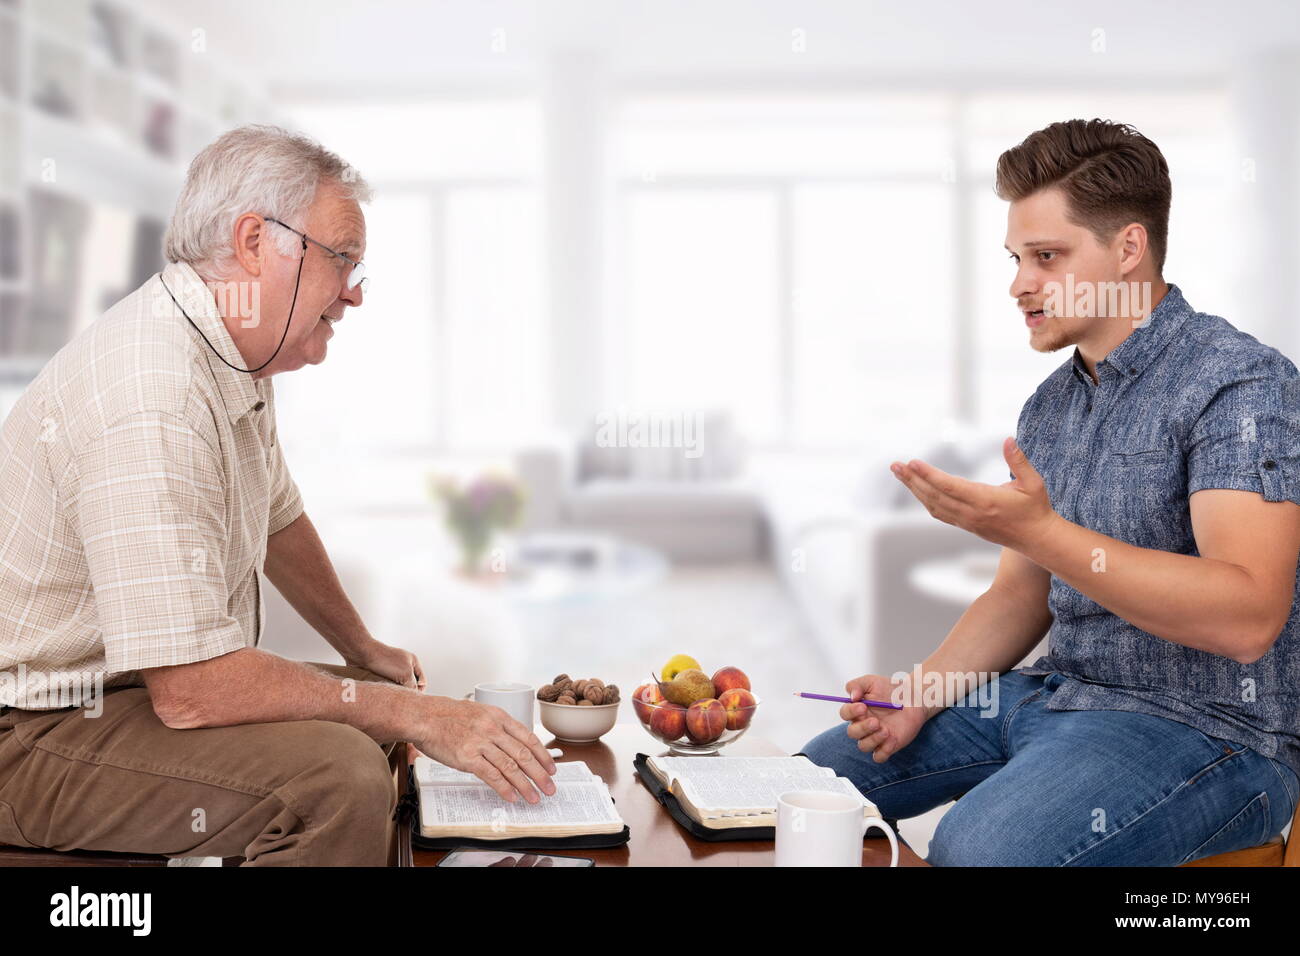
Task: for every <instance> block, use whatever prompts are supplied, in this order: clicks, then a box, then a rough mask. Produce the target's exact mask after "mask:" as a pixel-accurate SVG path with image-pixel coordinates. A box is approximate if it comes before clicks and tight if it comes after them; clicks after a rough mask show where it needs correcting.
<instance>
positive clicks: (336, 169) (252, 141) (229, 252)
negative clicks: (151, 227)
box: [163, 125, 371, 271]
mask: <svg viewBox="0 0 1300 956" xmlns="http://www.w3.org/2000/svg"><path fill="white" fill-rule="evenodd" d="M322 182H332V183H336V184H337V185H339V186H340V187H342V188H343V190H344V191H345V193H346V194H347V195H348V196H349V198H351V199H354V200H356V201H357V202H369V201H370V195H371V191H370V186H369V185H368V184H367V183H366V181H365V180H364V179H362V178H361V175H360V174H359V173H358V172H357V171H356V170H355V169H353V168H352V167H351V166H350V165H348V164H347V163H345V162H344V161H343V160H342V159H340V158H339V157H338V156H337V155H335V154H334V153H331V152H330V151H329V150H327V149H325V148H324V147H323V146H321V145H320V144H319V143H317V142H316V141H315V140H312V139H309V138H308V137H306V136H303V135H301V134H298V133H291V132H289V131H288V130H285V129H281V128H280V127H278V126H256V125H254V126H241V127H239V128H238V129H232V130H230V131H229V132H227V133H223V134H222V135H221V136H219V137H218V138H217V139H216V140H214V141H213V142H212V143H210V144H208V145H207V146H206V147H204V149H203V150H202V151H201V152H200V153H199V154H198V155H197V156H195V157H194V161H193V162H192V163H190V168H189V172H188V173H187V174H186V176H185V185H184V186H182V187H181V194H180V196H179V197H177V199H176V209H175V210H174V211H173V212H172V220H171V224H170V225H168V227H167V235H166V237H165V238H164V239H163V255H165V256H166V257H167V261H168V262H185V263H189V264H190V265H199V264H205V265H206V266H208V268H209V269H211V270H214V271H219V269H220V268H221V267H220V266H219V265H218V264H219V263H224V262H226V261H228V260H230V259H231V258H232V257H233V255H234V250H233V249H232V248H231V244H230V240H231V230H232V228H233V227H234V224H235V220H236V219H238V218H239V217H240V216H242V215H243V214H244V213H248V212H253V213H257V214H258V215H262V216H274V217H275V218H277V219H283V220H284V221H285V222H287V223H288V224H289V225H291V226H294V227H295V228H301V225H302V220H303V219H305V218H306V214H307V210H308V209H310V208H311V204H312V201H313V200H314V199H315V196H316V190H317V188H318V187H319V186H320V185H321V183H322ZM272 235H273V236H274V239H273V240H272V241H273V242H275V244H276V248H277V249H279V250H280V252H282V253H284V254H285V255H292V254H293V253H294V251H295V250H296V249H297V248H298V246H299V243H300V242H301V240H300V239H299V238H298V237H297V236H295V235H294V234H293V233H291V232H289V231H288V230H287V229H278V228H277V229H275V230H273V232H272Z"/></svg>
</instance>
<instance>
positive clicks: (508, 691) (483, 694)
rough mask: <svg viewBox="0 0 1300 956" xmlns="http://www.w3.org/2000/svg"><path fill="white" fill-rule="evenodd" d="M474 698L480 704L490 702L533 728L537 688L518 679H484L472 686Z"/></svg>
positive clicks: (529, 727)
mask: <svg viewBox="0 0 1300 956" xmlns="http://www.w3.org/2000/svg"><path fill="white" fill-rule="evenodd" d="M474 699H475V700H476V701H478V702H479V703H480V704H492V705H494V706H496V707H500V708H501V709H502V710H504V711H505V712H506V713H507V714H509V715H510V716H511V717H513V718H514V719H515V720H517V721H519V722H520V723H521V724H523V725H524V726H525V727H527V728H528V729H529V730H532V729H533V708H534V706H535V705H534V703H533V702H534V701H535V700H536V699H537V688H536V687H534V686H533V685H532V684H521V683H519V682H518V681H484V682H483V683H482V684H477V685H475V687H474Z"/></svg>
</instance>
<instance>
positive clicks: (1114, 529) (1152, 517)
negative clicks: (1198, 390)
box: [1097, 448, 1193, 553]
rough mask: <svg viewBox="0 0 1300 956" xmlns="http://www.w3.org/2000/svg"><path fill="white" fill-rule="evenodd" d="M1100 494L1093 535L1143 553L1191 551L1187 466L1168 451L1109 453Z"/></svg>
mask: <svg viewBox="0 0 1300 956" xmlns="http://www.w3.org/2000/svg"><path fill="white" fill-rule="evenodd" d="M1099 477H1100V479H1101V482H1102V483H1103V484H1104V485H1105V486H1106V487H1107V489H1108V490H1107V491H1106V492H1105V493H1103V494H1101V495H1099V496H1098V497H1099V500H1100V501H1101V507H1100V510H1099V515H1098V517H1099V519H1100V522H1101V524H1102V525H1103V526H1102V527H1099V528H1098V529H1097V530H1099V531H1101V532H1102V533H1103V534H1108V535H1110V536H1111V537H1113V538H1119V539H1120V540H1121V541H1127V542H1128V543H1130V544H1134V545H1137V546H1138V547H1142V548H1156V549H1159V550H1161V551H1173V552H1177V553H1186V552H1188V551H1190V550H1191V549H1192V545H1193V542H1192V536H1191V518H1190V515H1189V514H1188V510H1187V467H1186V462H1185V461H1184V460H1183V457H1182V455H1180V454H1178V453H1177V452H1175V451H1173V450H1172V449H1169V448H1138V449H1124V450H1120V451H1114V452H1112V453H1111V454H1110V455H1109V456H1108V457H1107V459H1106V469H1105V471H1104V472H1103V474H1102V475H1101V476H1099Z"/></svg>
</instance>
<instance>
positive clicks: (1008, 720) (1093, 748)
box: [802, 671, 1300, 866]
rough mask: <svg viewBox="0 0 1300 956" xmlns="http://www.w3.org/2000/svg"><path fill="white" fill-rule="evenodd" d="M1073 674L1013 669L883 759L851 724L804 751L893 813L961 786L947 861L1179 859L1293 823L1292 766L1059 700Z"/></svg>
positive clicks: (927, 804)
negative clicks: (991, 689) (1055, 707)
mask: <svg viewBox="0 0 1300 956" xmlns="http://www.w3.org/2000/svg"><path fill="white" fill-rule="evenodd" d="M1063 680H1064V678H1063V677H1062V676H1061V675H1060V674H1048V675H1047V676H1046V677H1031V676H1027V675H1025V674H1021V673H1019V672H1017V671H1010V672H1008V673H1006V674H1003V675H1002V676H1001V677H1000V678H999V679H998V687H997V696H996V697H995V698H993V699H994V700H996V702H997V707H996V711H995V712H994V708H992V707H990V708H989V709H988V711H983V710H981V708H980V705H979V702H978V697H977V695H976V694H971V695H970V696H969V697H967V698H966V699H965V700H962V701H959V702H958V703H957V704H956V705H954V706H952V707H949V708H947V709H946V710H943V711H940V712H939V713H938V714H936V715H935V716H934V717H932V718H931V719H930V720H929V721H927V722H926V724H925V725H924V726H923V727H922V728H921V730H920V731H919V732H918V733H917V735H916V737H915V739H913V740H912V742H911V743H909V744H908V745H907V746H906V747H904V748H903V749H902V750H899V751H898V752H896V753H895V754H894V755H893V756H891V757H890V758H889V759H888V760H886V761H885V762H884V763H876V762H875V761H874V760H873V759H872V757H871V754H867V753H863V752H862V751H861V750H859V749H858V742H857V741H856V740H854V739H853V738H851V737H849V736H848V734H847V733H846V732H845V731H846V729H847V727H848V724H847V723H841V724H839V725H838V726H835V727H832V728H830V729H829V730H826V731H824V732H822V733H821V734H818V735H817V736H816V737H814V738H813V739H812V740H810V741H809V742H808V743H807V744H806V745H805V746H804V748H803V750H802V753H804V754H806V755H807V756H808V758H809V759H810V760H812V761H813V762H814V763H816V764H818V765H820V766H823V767H830V768H832V769H833V770H834V771H835V772H836V773H837V774H838V775H839V776H842V777H847V778H848V779H849V780H851V781H852V782H853V784H854V785H855V786H856V787H857V788H858V789H859V790H861V791H862V793H863V795H864V796H865V797H866V798H867V799H868V800H870V801H872V802H873V803H874V804H875V805H876V806H877V807H878V808H879V809H880V813H881V815H882V816H883V817H884V818H885V819H886V820H889V821H895V820H900V819H906V818H907V817H914V816H916V815H917V814H920V813H924V812H926V811H927V810H932V809H934V808H935V807H938V806H941V805H943V804H944V803H947V802H948V801H949V800H954V799H957V798H958V797H960V798H961V799H960V800H957V803H956V804H955V805H954V806H953V807H952V808H951V809H949V810H948V812H947V813H946V814H945V815H944V816H943V818H942V820H940V822H939V827H938V829H937V830H936V831H935V834H934V838H933V839H932V840H931V842H930V853H929V856H928V857H927V858H926V859H927V861H928V862H929V863H931V864H933V865H935V866H1176V865H1178V864H1180V863H1186V862H1188V861H1190V860H1197V859H1200V858H1201V857H1206V856H1211V855H1213V854H1216V853H1225V852H1227V851H1229V850H1240V849H1244V848H1247V847H1252V846H1258V845H1259V844H1261V843H1265V842H1267V841H1268V840H1269V839H1270V838H1271V837H1273V836H1275V835H1276V834H1278V833H1281V832H1282V829H1283V828H1284V827H1285V826H1286V824H1287V823H1288V822H1289V821H1290V819H1291V815H1292V813H1293V812H1294V811H1295V803H1296V799H1297V794H1298V793H1300V780H1297V778H1296V774H1295V772H1294V771H1293V770H1291V768H1290V767H1288V766H1286V765H1285V764H1283V763H1281V762H1280V761H1277V760H1273V759H1271V758H1269V757H1265V756H1263V755H1262V754H1260V753H1258V752H1257V751H1255V750H1252V749H1250V748H1249V747H1244V746H1242V745H1241V744H1237V743H1232V742H1230V741H1227V740H1221V739H1219V738H1218V737H1211V736H1210V735H1208V734H1205V733H1202V732H1201V731H1199V730H1197V729H1196V728H1195V727H1190V726H1188V725H1187V724H1182V723H1179V722H1178V721H1175V720H1169V719H1166V718H1164V717H1155V716H1152V715H1149V714H1137V713H1129V712H1127V711H1120V710H1061V711H1049V710H1048V709H1047V707H1046V704H1047V701H1048V700H1049V699H1050V698H1051V696H1052V692H1053V691H1054V690H1055V689H1056V687H1058V686H1059V685H1060V684H1061V682H1062V681H1063ZM986 699H987V697H986Z"/></svg>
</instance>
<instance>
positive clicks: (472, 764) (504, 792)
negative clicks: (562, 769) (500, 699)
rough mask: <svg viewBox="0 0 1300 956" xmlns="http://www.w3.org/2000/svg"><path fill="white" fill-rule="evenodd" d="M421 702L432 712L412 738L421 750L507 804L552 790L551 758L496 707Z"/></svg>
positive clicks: (449, 701) (532, 799) (529, 733)
mask: <svg viewBox="0 0 1300 956" xmlns="http://www.w3.org/2000/svg"><path fill="white" fill-rule="evenodd" d="M426 700H427V701H428V706H429V707H430V708H431V709H432V714H431V716H430V719H429V721H428V722H427V723H426V724H425V725H424V726H423V727H421V728H419V731H420V732H419V736H418V737H417V739H416V740H414V741H413V742H414V743H415V745H416V747H417V748H418V749H419V750H420V752H421V753H424V754H427V755H428V756H430V757H432V758H433V759H434V760H437V761H439V762H440V763H444V764H446V765H447V766H449V767H454V768H456V769H457V770H464V771H465V772H467V773H472V774H474V776H476V777H478V778H479V779H480V780H482V781H483V782H484V783H486V784H487V785H488V786H489V787H491V788H492V789H493V790H495V791H496V792H497V793H499V794H501V797H502V798H503V799H505V800H509V801H510V802H511V803H514V802H516V801H517V800H518V799H519V796H520V795H522V796H523V798H524V799H525V800H527V801H528V802H529V803H537V802H538V801H539V800H541V796H540V795H539V794H538V793H537V791H538V790H539V789H540V790H541V791H542V792H543V793H546V794H553V793H555V783H554V782H553V781H552V780H551V776H552V775H553V774H554V773H555V761H554V760H552V759H551V755H550V754H549V753H547V752H546V748H545V747H543V746H542V742H541V741H540V740H538V739H537V735H536V734H534V733H533V732H532V731H531V730H530V729H529V728H527V727H525V726H524V725H523V724H521V723H520V722H519V721H517V720H515V719H514V718H513V717H511V716H510V715H509V714H507V713H506V712H505V711H504V710H502V709H501V708H500V707H494V706H492V705H491V704H480V703H476V702H475V701H472V700H454V699H452V698H450V697H428V698H426ZM534 784H536V786H534Z"/></svg>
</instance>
